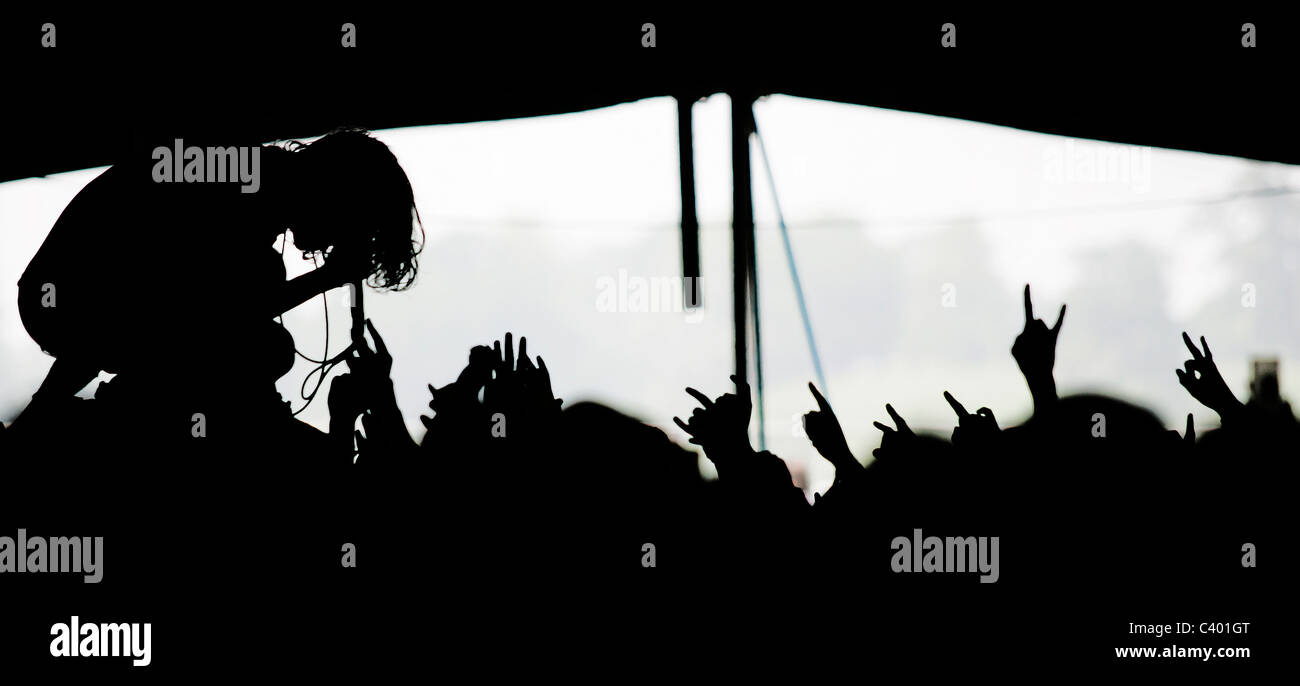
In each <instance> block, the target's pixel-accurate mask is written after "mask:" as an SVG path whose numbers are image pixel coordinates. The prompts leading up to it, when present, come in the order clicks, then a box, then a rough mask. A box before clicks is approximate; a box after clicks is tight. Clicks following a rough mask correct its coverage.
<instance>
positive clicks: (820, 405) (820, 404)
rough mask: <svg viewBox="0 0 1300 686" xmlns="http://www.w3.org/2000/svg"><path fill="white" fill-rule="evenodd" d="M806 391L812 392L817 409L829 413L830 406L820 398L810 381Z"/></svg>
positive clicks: (820, 395) (824, 399)
mask: <svg viewBox="0 0 1300 686" xmlns="http://www.w3.org/2000/svg"><path fill="white" fill-rule="evenodd" d="M808 390H810V391H812V394H813V398H814V399H815V400H816V401H817V407H818V408H820V409H821V410H823V411H825V412H830V411H831V406H830V404H829V403H827V402H826V398H824V397H822V394H821V393H820V392H818V391H817V387H816V386H814V385H813V384H812V382H811V381H809V382H808Z"/></svg>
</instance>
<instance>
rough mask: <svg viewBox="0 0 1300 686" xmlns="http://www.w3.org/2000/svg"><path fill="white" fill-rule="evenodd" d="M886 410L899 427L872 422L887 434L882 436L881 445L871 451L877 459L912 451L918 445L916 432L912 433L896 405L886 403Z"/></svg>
mask: <svg viewBox="0 0 1300 686" xmlns="http://www.w3.org/2000/svg"><path fill="white" fill-rule="evenodd" d="M885 411H886V412H888V413H889V416H890V418H892V419H893V420H894V426H895V427H898V428H897V429H895V428H893V427H890V426H886V425H884V424H881V423H880V422H872V424H873V425H874V426H875V427H876V428H877V429H880V431H881V432H882V433H884V434H885V435H884V436H882V437H881V438H880V447H879V448H876V449H875V450H873V451H871V455H872V456H873V457H875V458H877V459H893V458H894V457H895V456H897V455H900V454H905V453H907V452H909V451H911V450H912V449H913V448H915V447H916V445H917V438H916V434H914V433H912V429H911V427H909V426H908V425H907V422H905V421H903V418H902V416H900V415H899V414H898V413H897V412H895V411H894V406H893V405H890V404H888V403H886V404H885Z"/></svg>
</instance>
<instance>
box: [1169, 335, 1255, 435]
mask: <svg viewBox="0 0 1300 686" xmlns="http://www.w3.org/2000/svg"><path fill="white" fill-rule="evenodd" d="M1183 344H1184V345H1186V346H1187V349H1188V350H1190V351H1191V353H1192V359H1190V360H1187V361H1186V362H1184V363H1183V368H1182V369H1175V370H1174V373H1175V374H1177V375H1178V383H1180V384H1182V385H1183V388H1186V389H1187V392H1188V393H1190V394H1192V397H1193V398H1196V399H1197V400H1198V401H1199V402H1200V403H1201V404H1202V405H1204V406H1206V407H1208V408H1210V409H1211V410H1214V411H1215V412H1218V413H1219V417H1220V419H1222V420H1223V421H1228V420H1229V418H1230V417H1233V416H1235V415H1237V414H1239V413H1240V412H1241V410H1242V408H1243V407H1244V406H1243V405H1242V404H1241V401H1240V400H1237V396H1235V395H1233V394H1232V389H1230V388H1228V384H1227V382H1225V381H1224V380H1223V375H1222V374H1220V373H1219V367H1218V365H1216V364H1214V356H1213V355H1212V354H1210V346H1209V344H1208V343H1206V342H1205V336H1201V347H1202V348H1204V351H1203V352H1202V351H1201V350H1198V349H1197V348H1196V344H1195V343H1193V342H1192V339H1191V337H1190V336H1188V335H1187V332H1186V331H1184V332H1183Z"/></svg>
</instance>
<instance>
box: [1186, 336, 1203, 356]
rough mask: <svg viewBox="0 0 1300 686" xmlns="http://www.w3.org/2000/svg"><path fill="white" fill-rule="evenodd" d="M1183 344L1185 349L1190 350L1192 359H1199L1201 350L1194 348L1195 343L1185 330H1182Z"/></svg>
mask: <svg viewBox="0 0 1300 686" xmlns="http://www.w3.org/2000/svg"><path fill="white" fill-rule="evenodd" d="M1183 345H1185V346H1187V349H1188V350H1190V351H1192V359H1193V360H1199V359H1201V351H1200V350H1197V349H1196V344H1195V343H1193V342H1192V337H1191V336H1188V335H1187V332H1186V331H1184V332H1183Z"/></svg>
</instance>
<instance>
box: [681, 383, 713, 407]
mask: <svg viewBox="0 0 1300 686" xmlns="http://www.w3.org/2000/svg"><path fill="white" fill-rule="evenodd" d="M686 392H687V393H690V394H691V397H692V398H695V399H696V400H698V401H700V404H701V405H703V406H704V407H705V408H709V407H713V401H712V400H709V396H707V395H704V394H703V393H701V392H699V391H697V390H695V389H694V388H691V387H690V386H687V387H686Z"/></svg>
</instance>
